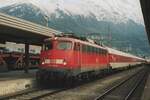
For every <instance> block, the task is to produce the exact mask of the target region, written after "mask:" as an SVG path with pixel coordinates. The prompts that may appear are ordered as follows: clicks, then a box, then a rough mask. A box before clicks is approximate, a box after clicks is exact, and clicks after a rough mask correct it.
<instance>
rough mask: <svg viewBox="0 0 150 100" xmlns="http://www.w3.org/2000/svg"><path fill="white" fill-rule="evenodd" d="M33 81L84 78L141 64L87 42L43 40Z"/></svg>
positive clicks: (106, 48) (138, 60) (139, 61)
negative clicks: (38, 64) (35, 76)
mask: <svg viewBox="0 0 150 100" xmlns="http://www.w3.org/2000/svg"><path fill="white" fill-rule="evenodd" d="M40 60H41V65H40V67H39V71H38V72H37V79H38V80H41V79H44V78H46V77H47V78H50V79H57V78H62V79H66V78H88V77H90V76H96V75H97V74H99V73H101V72H103V71H105V72H109V71H110V70H112V69H118V68H119V69H120V68H121V69H122V68H125V67H127V66H131V65H137V64H141V63H142V62H144V61H145V60H144V59H142V58H139V57H136V56H133V55H131V54H127V53H124V52H121V51H118V50H115V49H112V48H109V47H105V46H101V45H98V44H96V43H94V42H91V41H86V40H81V39H78V38H74V37H65V36H62V37H53V38H49V39H46V40H45V41H44V44H43V49H42V51H41V55H40Z"/></svg>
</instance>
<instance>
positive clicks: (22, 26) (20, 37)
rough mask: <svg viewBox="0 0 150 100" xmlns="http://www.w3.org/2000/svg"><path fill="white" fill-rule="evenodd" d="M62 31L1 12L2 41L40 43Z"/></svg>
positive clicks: (0, 40)
mask: <svg viewBox="0 0 150 100" xmlns="http://www.w3.org/2000/svg"><path fill="white" fill-rule="evenodd" d="M60 33H61V32H60V31H56V30H54V29H51V28H48V27H44V26H41V25H38V24H35V23H31V22H29V21H25V20H23V19H19V18H16V17H12V16H9V15H6V14H2V13H0V42H5V41H10V42H17V43H29V44H33V45H34V44H35V45H40V44H41V43H42V41H43V39H45V38H49V37H52V36H54V34H60Z"/></svg>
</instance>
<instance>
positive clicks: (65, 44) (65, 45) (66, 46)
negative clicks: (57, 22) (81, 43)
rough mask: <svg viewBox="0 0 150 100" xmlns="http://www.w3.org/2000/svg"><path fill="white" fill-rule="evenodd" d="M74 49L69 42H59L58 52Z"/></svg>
mask: <svg viewBox="0 0 150 100" xmlns="http://www.w3.org/2000/svg"><path fill="white" fill-rule="evenodd" d="M71 47H72V43H71V42H68V41H59V42H58V43H57V49H58V50H70V49H71Z"/></svg>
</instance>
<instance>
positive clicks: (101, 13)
mask: <svg viewBox="0 0 150 100" xmlns="http://www.w3.org/2000/svg"><path fill="white" fill-rule="evenodd" d="M4 1H8V2H2V1H0V12H3V13H6V14H9V15H12V16H15V17H19V18H22V19H25V20H28V21H31V22H34V23H37V24H41V25H44V26H47V23H48V27H51V28H54V29H56V30H59V31H62V32H73V33H76V34H77V35H82V36H87V33H92V34H89V35H90V36H92V35H95V33H96V35H97V37H98V36H100V37H102V38H104V42H105V44H106V45H111V46H112V47H116V48H119V49H120V48H121V49H122V50H125V49H126V48H128V47H130V48H132V51H130V52H131V53H138V54H145V55H149V54H150V51H149V45H148V41H147V37H146V33H145V30H144V24H143V19H142V14H141V10H140V7H139V3H138V0H43V1H41V0H24V1H23V0H4ZM2 4H3V5H2ZM85 33H86V34H85ZM105 37H106V38H105ZM109 38H111V39H109Z"/></svg>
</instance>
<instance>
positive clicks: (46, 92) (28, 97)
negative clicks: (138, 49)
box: [0, 88, 69, 100]
mask: <svg viewBox="0 0 150 100" xmlns="http://www.w3.org/2000/svg"><path fill="white" fill-rule="evenodd" d="M67 89H69V88H60V89H32V90H28V91H24V92H20V93H15V94H11V95H8V96H3V97H0V100H38V99H40V98H43V97H46V96H50V95H53V94H56V93H59V92H62V91H65V90H67Z"/></svg>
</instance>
